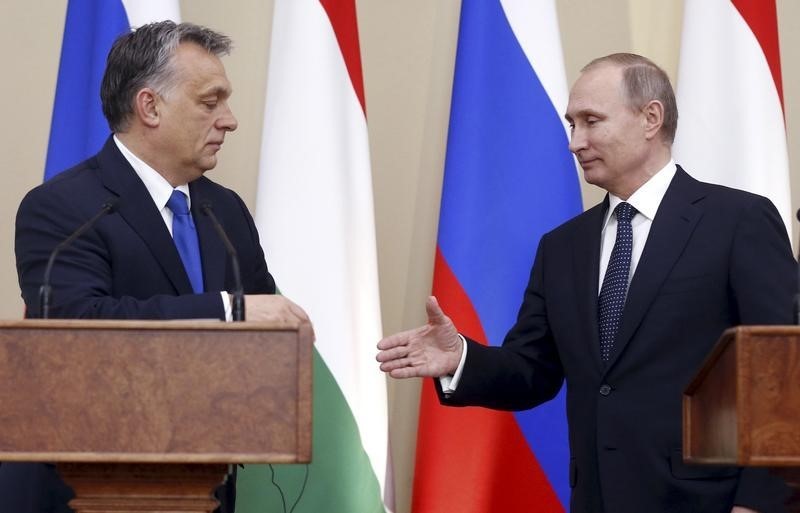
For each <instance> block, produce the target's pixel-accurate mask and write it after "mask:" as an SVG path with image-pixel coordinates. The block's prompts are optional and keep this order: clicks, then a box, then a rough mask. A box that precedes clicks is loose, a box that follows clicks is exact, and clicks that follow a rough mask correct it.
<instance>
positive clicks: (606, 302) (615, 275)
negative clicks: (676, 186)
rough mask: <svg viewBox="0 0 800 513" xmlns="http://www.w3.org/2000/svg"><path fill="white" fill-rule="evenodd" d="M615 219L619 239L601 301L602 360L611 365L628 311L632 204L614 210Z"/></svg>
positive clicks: (609, 263)
mask: <svg viewBox="0 0 800 513" xmlns="http://www.w3.org/2000/svg"><path fill="white" fill-rule="evenodd" d="M614 215H615V216H617V239H616V240H615V241H614V249H612V250H611V258H610V259H609V260H608V269H606V275H605V276H604V277H603V286H602V287H601V289H600V298H599V299H598V312H599V322H600V357H601V358H602V359H603V361H604V362H605V361H608V359H609V357H610V356H611V350H612V349H613V348H614V338H616V336H617V331H618V330H619V324H620V321H621V319H622V310H623V309H624V308H625V297H626V296H627V294H628V275H629V273H630V269H631V252H632V250H633V229H632V228H631V219H633V216H634V215H636V209H635V208H633V207H632V206H631V205H630V203H625V202H622V203H620V204H619V205H617V208H615V209H614Z"/></svg>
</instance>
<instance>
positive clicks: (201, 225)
mask: <svg viewBox="0 0 800 513" xmlns="http://www.w3.org/2000/svg"><path fill="white" fill-rule="evenodd" d="M189 191H190V193H191V195H192V217H193V218H194V225H195V226H196V227H197V238H198V239H199V240H200V254H201V256H202V261H203V282H204V283H205V289H206V291H209V290H225V259H226V256H227V253H226V251H225V245H224V244H223V243H222V239H220V237H219V234H218V233H217V232H216V231H215V230H214V225H213V224H212V222H211V219H209V218H208V216H206V215H205V214H203V212H202V211H201V208H202V205H203V202H204V201H206V200H209V199H210V198H209V192H210V191H209V182H208V180H206V179H205V178H200V179H198V180H195V181H194V182H192V183H190V184H189ZM214 213H215V214H216V215H217V216H219V215H220V214H219V213H218V211H216V210H215V211H214ZM220 222H222V220H220Z"/></svg>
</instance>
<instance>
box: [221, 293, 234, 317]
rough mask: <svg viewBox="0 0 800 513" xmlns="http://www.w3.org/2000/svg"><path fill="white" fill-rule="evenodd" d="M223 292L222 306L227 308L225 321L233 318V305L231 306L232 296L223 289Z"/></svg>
mask: <svg viewBox="0 0 800 513" xmlns="http://www.w3.org/2000/svg"><path fill="white" fill-rule="evenodd" d="M220 294H222V308H224V309H225V322H231V321H232V320H233V307H232V306H231V296H230V294H228V293H227V292H226V291H224V290H223V291H221V292H220Z"/></svg>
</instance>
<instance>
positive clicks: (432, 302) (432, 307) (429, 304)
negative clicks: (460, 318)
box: [425, 296, 446, 324]
mask: <svg viewBox="0 0 800 513" xmlns="http://www.w3.org/2000/svg"><path fill="white" fill-rule="evenodd" d="M425 312H426V313H427V314H428V322H430V323H431V324H444V323H445V322H446V317H445V315H444V312H443V311H442V308H441V307H440V306H439V301H437V300H436V297H435V296H428V300H427V301H425Z"/></svg>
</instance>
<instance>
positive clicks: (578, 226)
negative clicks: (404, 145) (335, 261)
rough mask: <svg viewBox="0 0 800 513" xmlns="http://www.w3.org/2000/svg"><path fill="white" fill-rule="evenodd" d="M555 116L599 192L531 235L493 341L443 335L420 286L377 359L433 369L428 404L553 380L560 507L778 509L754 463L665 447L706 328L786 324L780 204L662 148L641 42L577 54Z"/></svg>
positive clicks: (517, 399)
mask: <svg viewBox="0 0 800 513" xmlns="http://www.w3.org/2000/svg"><path fill="white" fill-rule="evenodd" d="M566 119H567V121H568V122H569V124H570V127H571V132H572V134H571V140H570V145H569V147H570V150H571V151H572V152H573V153H574V154H575V156H576V157H577V159H578V162H579V163H580V164H581V167H582V168H583V172H584V178H585V179H586V181H587V182H589V183H591V184H594V185H597V186H599V187H601V188H603V189H605V190H606V191H607V193H608V194H607V195H606V198H605V200H604V201H603V202H602V203H601V204H599V205H597V206H595V207H593V208H591V209H589V210H587V211H586V212H584V213H583V214H581V215H579V216H577V217H575V218H574V219H571V220H570V221H567V222H566V223H564V224H563V225H561V226H559V227H558V228H556V229H554V230H553V231H551V232H549V233H547V234H545V235H544V236H543V237H542V239H541V241H540V243H539V249H538V251H537V254H536V258H535V262H534V265H533V270H532V272H531V276H530V281H529V284H528V287H527V289H526V291H525V295H524V297H523V298H522V300H523V301H522V306H521V308H520V311H519V316H518V318H517V322H516V324H515V325H514V326H513V327H512V329H511V331H509V333H508V334H507V335H506V338H505V340H504V342H503V345H502V347H486V346H483V345H481V344H479V343H476V342H474V341H472V340H469V339H467V338H465V337H463V336H461V335H460V334H459V333H458V332H457V330H456V327H455V326H454V325H453V323H452V322H451V320H450V319H449V318H448V317H447V316H446V315H445V314H444V313H443V312H442V310H441V309H440V308H439V305H438V303H437V302H436V299H435V298H429V300H428V303H427V312H428V323H427V324H426V325H425V326H422V327H420V328H417V329H413V330H409V331H405V332H401V333H398V334H395V335H392V336H389V337H387V338H385V339H383V340H381V341H380V342H379V344H378V348H379V350H380V352H379V353H378V356H377V359H378V361H379V362H381V369H382V370H384V371H385V372H388V373H389V374H390V375H391V376H392V377H395V378H409V377H416V376H430V377H435V378H438V379H436V380H435V383H436V386H437V390H438V392H439V394H440V400H441V401H442V403H443V404H445V405H453V406H467V405H477V406H485V407H489V408H495V409H502V410H522V409H527V408H531V407H534V406H536V405H538V404H541V403H543V402H545V401H548V400H550V399H552V398H553V397H555V395H556V394H557V393H558V391H559V390H560V389H561V387H562V385H563V384H564V383H565V382H566V385H567V416H568V421H569V441H570V452H571V458H570V465H569V483H570V487H571V488H572V497H571V508H570V511H571V512H572V513H603V512H605V513H643V512H647V513H683V512H685V513H690V512H699V511H702V512H704V513H732V512H734V513H735V512H742V513H743V512H752V511H758V512H761V513H767V512H776V513H777V512H780V511H783V510H784V506H783V499H784V497H785V495H786V488H785V486H784V484H783V483H782V482H781V481H780V480H778V479H776V478H774V477H772V476H770V475H769V474H767V473H766V472H765V471H763V470H757V469H752V468H745V469H741V468H737V467H727V466H710V467H709V466H691V465H687V464H685V463H684V462H683V458H682V454H681V447H682V444H681V397H682V392H683V390H684V388H685V386H686V385H687V384H688V383H689V381H690V380H691V378H692V376H693V375H694V373H695V372H697V370H698V369H699V368H700V365H701V363H702V362H703V360H704V359H705V357H706V356H707V355H708V353H709V352H710V351H711V348H712V347H713V345H714V343H715V342H716V340H717V339H718V338H719V336H720V334H721V333H722V332H723V331H724V330H725V329H726V328H729V327H731V326H735V325H738V324H791V322H792V298H793V294H794V284H795V283H796V281H795V276H796V274H795V273H796V262H795V260H794V258H793V256H792V251H791V246H790V244H789V239H788V237H787V234H786V228H785V227H784V225H783V222H782V221H781V217H780V215H779V214H778V212H777V210H776V209H775V207H774V206H773V205H772V203H771V202H770V201H769V200H768V199H766V198H763V197H761V196H756V195H754V194H749V193H746V192H742V191H737V190H734V189H729V188H726V187H721V186H718V185H711V184H707V183H702V182H698V181H697V180H695V179H693V178H692V177H691V176H689V174H687V173H686V172H685V171H684V170H683V169H682V168H681V167H680V166H678V165H676V164H675V162H674V161H673V160H672V155H671V147H672V141H673V139H674V137H675V131H676V128H677V121H678V111H677V107H676V104H675V97H674V94H673V91H672V87H671V85H670V83H669V79H668V78H667V75H666V74H665V73H664V71H663V70H661V69H660V68H659V67H658V66H656V65H655V64H654V63H652V62H651V61H650V60H648V59H646V58H644V57H641V56H638V55H632V54H614V55H609V56H606V57H602V58H600V59H596V60H594V61H592V62H591V63H589V64H588V65H587V66H586V67H585V68H583V70H582V72H581V75H580V76H579V77H578V79H577V81H576V82H575V84H574V85H573V87H572V90H571V92H570V96H569V104H568V106H567V112H566ZM447 479H459V476H458V470H457V469H455V470H454V473H453V475H452V476H449V477H447Z"/></svg>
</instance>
